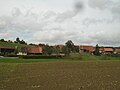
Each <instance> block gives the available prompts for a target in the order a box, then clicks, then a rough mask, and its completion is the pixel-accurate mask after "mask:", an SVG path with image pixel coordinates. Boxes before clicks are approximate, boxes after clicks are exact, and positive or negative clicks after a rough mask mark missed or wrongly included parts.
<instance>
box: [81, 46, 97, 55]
mask: <svg viewBox="0 0 120 90" xmlns="http://www.w3.org/2000/svg"><path fill="white" fill-rule="evenodd" d="M94 50H95V47H93V46H85V45H81V46H80V52H87V53H93V51H94Z"/></svg>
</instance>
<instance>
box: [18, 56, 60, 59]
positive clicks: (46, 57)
mask: <svg viewBox="0 0 120 90" xmlns="http://www.w3.org/2000/svg"><path fill="white" fill-rule="evenodd" d="M19 58H23V59H57V58H62V56H61V55H50V56H42V55H27V56H19Z"/></svg>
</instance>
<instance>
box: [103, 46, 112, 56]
mask: <svg viewBox="0 0 120 90" xmlns="http://www.w3.org/2000/svg"><path fill="white" fill-rule="evenodd" d="M113 52H114V50H113V48H112V47H108V48H107V47H104V48H103V51H102V53H103V54H111V53H113Z"/></svg>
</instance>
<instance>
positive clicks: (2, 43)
mask: <svg viewBox="0 0 120 90" xmlns="http://www.w3.org/2000/svg"><path fill="white" fill-rule="evenodd" d="M0 46H18V47H21V46H27V45H25V44H17V43H9V42H0Z"/></svg>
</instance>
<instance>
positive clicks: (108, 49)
mask: <svg viewBox="0 0 120 90" xmlns="http://www.w3.org/2000/svg"><path fill="white" fill-rule="evenodd" d="M104 52H113V48H104Z"/></svg>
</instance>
